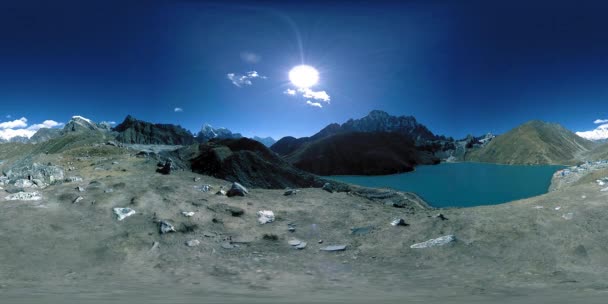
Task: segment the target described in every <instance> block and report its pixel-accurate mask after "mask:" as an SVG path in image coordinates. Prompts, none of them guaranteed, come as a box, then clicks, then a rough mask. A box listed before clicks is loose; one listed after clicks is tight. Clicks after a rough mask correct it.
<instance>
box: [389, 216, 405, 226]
mask: <svg viewBox="0 0 608 304" xmlns="http://www.w3.org/2000/svg"><path fill="white" fill-rule="evenodd" d="M391 225H393V226H409V224H408V223H406V222H405V220H404V219H402V218H397V219H394V220H392V221H391Z"/></svg>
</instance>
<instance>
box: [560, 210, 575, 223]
mask: <svg viewBox="0 0 608 304" xmlns="http://www.w3.org/2000/svg"><path fill="white" fill-rule="evenodd" d="M562 218H563V219H565V220H567V221H569V220H571V219H573V218H574V213H572V212H568V213H565V214H564V215H562Z"/></svg>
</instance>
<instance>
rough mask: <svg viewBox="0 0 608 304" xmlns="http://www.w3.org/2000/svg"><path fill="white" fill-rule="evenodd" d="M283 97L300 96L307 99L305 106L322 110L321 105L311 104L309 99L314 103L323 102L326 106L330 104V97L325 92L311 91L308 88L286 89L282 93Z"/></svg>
mask: <svg viewBox="0 0 608 304" xmlns="http://www.w3.org/2000/svg"><path fill="white" fill-rule="evenodd" d="M283 93H284V94H285V95H289V96H296V95H300V96H302V97H303V98H306V99H309V100H307V101H306V104H307V105H309V106H313V107H317V108H322V107H323V105H322V104H321V103H320V102H312V101H310V99H314V100H316V101H323V102H326V103H327V104H329V103H330V101H331V97H330V96H329V94H327V92H325V91H313V90H311V89H309V88H299V89H287V90H285V91H284V92H283Z"/></svg>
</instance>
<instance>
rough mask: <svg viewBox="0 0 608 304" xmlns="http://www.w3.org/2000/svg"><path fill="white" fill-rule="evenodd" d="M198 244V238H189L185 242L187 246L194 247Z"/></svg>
mask: <svg viewBox="0 0 608 304" xmlns="http://www.w3.org/2000/svg"><path fill="white" fill-rule="evenodd" d="M200 244H201V241H199V240H189V241H187V242H186V246H188V247H196V246H198V245H200Z"/></svg>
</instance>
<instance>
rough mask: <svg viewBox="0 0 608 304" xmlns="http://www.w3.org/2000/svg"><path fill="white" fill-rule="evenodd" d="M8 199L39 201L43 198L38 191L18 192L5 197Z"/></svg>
mask: <svg viewBox="0 0 608 304" xmlns="http://www.w3.org/2000/svg"><path fill="white" fill-rule="evenodd" d="M5 199H6V200H7V201H37V200H40V199H42V196H40V193H38V192H17V193H13V194H10V195H8V196H6V197H5Z"/></svg>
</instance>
